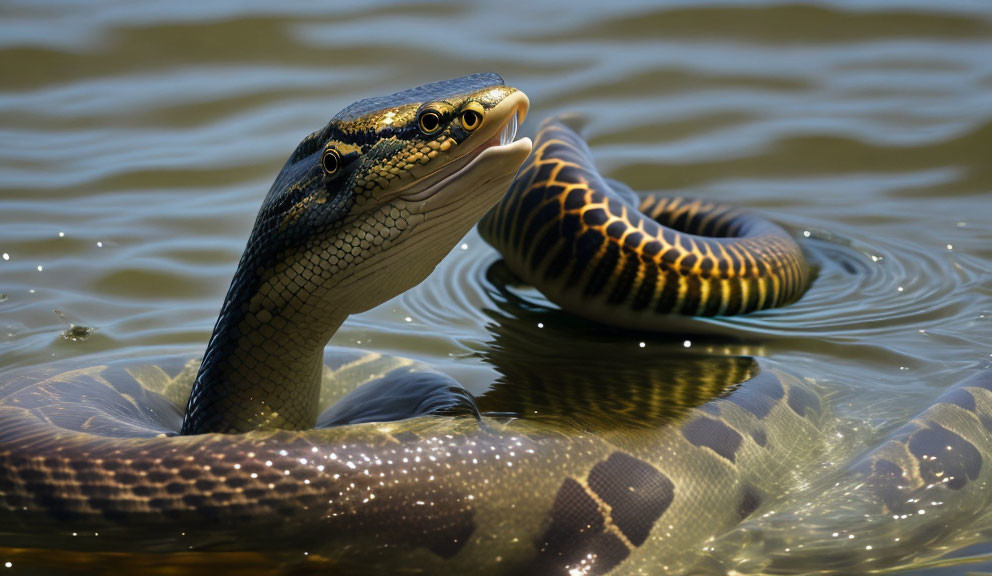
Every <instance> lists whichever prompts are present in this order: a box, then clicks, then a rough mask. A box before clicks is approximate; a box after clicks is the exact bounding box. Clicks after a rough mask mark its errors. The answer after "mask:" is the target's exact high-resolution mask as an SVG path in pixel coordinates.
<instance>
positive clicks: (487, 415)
mask: <svg viewBox="0 0 992 576" xmlns="http://www.w3.org/2000/svg"><path fill="white" fill-rule="evenodd" d="M528 110H529V100H528V99H527V97H526V95H525V94H524V93H523V92H521V91H519V90H517V89H515V88H512V87H510V86H507V85H506V84H505V83H504V82H503V80H502V78H501V77H499V76H498V75H495V74H473V75H469V76H465V77H461V78H457V79H453V80H447V81H441V82H434V83H430V84H425V85H423V86H419V87H416V88H412V89H408V90H404V91H401V92H397V93H394V94H391V95H388V96H382V97H374V98H368V99H364V100H360V101H358V102H356V103H354V104H352V105H350V106H348V107H346V108H345V109H343V110H342V111H341V112H339V113H338V114H336V115H335V116H334V117H333V118H332V119H331V120H330V122H328V123H327V124H326V125H325V126H324V127H323V128H321V129H319V130H317V131H315V132H313V133H311V134H310V135H308V136H307V137H306V138H304V139H303V141H302V142H301V143H300V144H299V145H298V147H297V148H296V149H295V150H294V151H293V152H292V154H291V156H290V158H289V159H288V161H287V162H286V164H285V165H284V166H283V168H282V169H281V171H280V172H279V174H278V176H277V177H276V179H275V181H274V183H273V185H272V187H271V189H270V190H269V192H268V194H267V195H266V196H265V198H264V200H263V201H262V206H261V208H260V210H259V213H258V216H257V218H256V220H255V223H254V227H253V228H252V231H251V233H250V235H249V239H248V241H247V246H246V248H245V251H244V253H243V255H242V257H241V261H240V263H239V265H238V268H237V271H236V272H235V274H234V277H233V279H232V282H231V285H230V288H229V290H228V293H227V295H226V297H225V299H224V301H223V304H222V307H221V312H220V314H219V316H218V319H217V321H216V323H215V326H214V329H213V332H212V335H211V337H210V340H209V342H208V344H207V348H206V351H205V353H204V354H203V356H202V359H199V360H189V359H188V357H186V356H183V355H178V356H170V357H168V358H163V359H161V360H160V361H159V362H157V363H154V364H148V363H144V364H142V363H138V362H137V361H136V360H135V359H134V358H128V357H123V358H116V357H110V358H107V359H105V361H103V362H100V363H97V364H92V363H89V364H86V363H81V364H78V365H75V366H72V367H69V368H67V367H66V366H63V365H62V364H53V365H50V366H43V367H34V368H30V369H24V370H20V371H8V372H7V373H5V374H4V376H3V384H2V385H0V559H12V562H11V561H10V560H8V562H11V564H12V565H13V566H14V567H23V566H24V565H27V566H28V568H29V569H31V568H34V569H36V571H41V572H45V571H55V570H58V571H59V572H60V573H94V572H96V573H102V572H105V571H106V570H108V569H117V570H132V571H133V570H139V571H141V572H142V573H163V574H165V573H176V571H182V572H183V573H204V574H206V573H217V571H218V570H220V571H230V570H235V569H237V570H239V571H241V572H243V573H265V574H281V573H315V572H321V573H326V572H330V573H362V574H396V573H420V574H438V573H442V572H444V571H453V572H454V573H464V572H468V571H472V572H475V573H479V574H562V575H565V574H567V575H574V574H663V573H670V574H685V573H726V572H727V570H728V569H733V570H735V571H737V572H738V573H747V572H748V571H755V572H760V571H763V570H774V571H778V572H780V573H788V572H790V571H791V572H807V571H810V570H812V569H814V568H815V569H816V570H820V569H821V568H822V567H823V566H829V567H831V568H836V569H838V570H841V569H844V568H845V567H846V568H848V569H851V567H861V568H863V567H865V566H867V567H872V566H884V565H888V564H886V563H891V562H897V561H907V559H912V558H916V557H918V556H920V555H921V550H922V549H926V548H933V549H936V548H939V546H940V545H943V544H946V543H947V542H948V541H949V539H954V538H957V537H956V536H955V535H954V534H949V533H948V532H947V530H943V529H935V527H938V528H939V527H946V526H947V525H948V524H949V523H950V522H951V520H952V519H953V521H954V523H955V524H956V525H958V524H961V523H962V522H964V519H966V518H977V517H979V516H980V515H979V514H978V513H977V512H976V511H979V510H981V509H982V508H983V506H984V505H985V503H986V501H987V499H988V496H987V494H986V491H983V490H982V489H981V487H982V485H983V484H985V483H987V482H990V481H992V477H990V476H992V467H990V466H986V465H983V464H984V461H983V458H984V455H987V454H992V439H990V433H989V430H990V429H992V370H980V371H979V372H978V373H977V374H976V375H974V376H972V377H970V378H968V379H965V380H963V381H962V382H961V383H959V384H958V385H956V386H954V387H952V388H951V389H949V391H947V392H945V393H944V394H943V395H942V396H940V397H939V398H938V399H937V400H936V401H935V402H934V404H933V405H932V406H931V407H929V408H928V409H927V410H925V411H924V412H922V413H921V414H919V415H917V416H916V417H915V418H914V419H912V420H911V421H910V422H909V423H907V424H906V425H905V426H903V427H901V428H899V429H898V430H896V431H894V432H893V433H892V434H890V435H889V437H888V439H887V440H886V441H885V442H883V443H882V444H881V445H880V446H879V447H878V448H876V449H874V450H871V451H869V452H867V453H865V454H862V455H860V457H858V458H856V459H855V460H853V461H852V462H851V463H849V464H845V465H843V466H841V467H840V468H839V469H838V470H836V473H835V474H834V475H833V476H830V477H829V479H830V481H831V483H830V484H829V488H830V489H829V490H828V491H826V492H824V494H826V495H827V496H824V497H818V496H815V494H816V493H818V492H816V491H817V490H819V488H820V484H818V483H817V482H815V481H814V480H815V479H817V478H819V477H821V476H824V472H823V470H822V468H821V467H820V462H822V461H824V460H825V459H826V458H828V457H829V447H828V445H827V444H826V443H825V442H824V435H825V426H826V424H825V423H826V422H828V421H829V411H830V410H829V407H828V405H827V403H826V402H825V401H824V399H823V397H822V396H821V394H820V392H819V391H818V389H817V388H816V387H815V386H811V385H810V384H809V383H808V382H806V381H804V380H803V379H801V378H799V377H797V376H795V375H793V374H791V373H789V372H788V371H787V370H785V369H783V367H781V366H778V365H776V364H775V363H773V362H770V361H766V360H763V359H755V358H750V357H741V358H738V359H737V360H734V361H733V362H731V364H724V365H722V366H723V367H722V368H720V370H721V372H722V373H723V376H713V373H714V372H713V371H712V370H709V371H708V370H707V367H708V366H709V367H712V366H714V365H715V364H714V363H715V362H717V361H716V360H714V359H713V358H701V359H700V360H699V361H698V362H697V363H692V362H689V361H685V362H683V363H682V364H683V365H684V366H683V367H684V369H685V370H684V372H678V371H677V370H673V369H670V368H666V367H665V366H666V365H664V364H660V365H658V367H657V368H656V370H655V372H652V371H651V370H650V369H649V370H632V371H627V372H624V371H622V370H619V369H618V370H617V371H616V374H617V376H616V378H615V379H614V381H613V382H610V383H608V384H609V386H610V387H611V391H612V394H614V397H615V398H616V399H615V400H610V401H609V402H608V403H607V404H609V405H608V406H591V405H589V404H591V403H593V399H595V398H599V397H601V396H600V395H598V394H595V393H593V394H586V395H585V396H584V395H583V393H582V392H581V390H582V389H583V387H586V388H588V387H602V386H603V385H604V383H601V382H590V381H582V378H578V379H577V380H579V381H577V382H575V383H574V387H573V388H571V389H570V390H569V389H562V390H555V389H551V388H549V387H547V386H545V388H543V389H541V388H539V387H538V388H535V387H533V386H531V382H529V380H534V379H535V376H534V374H535V373H538V370H537V368H536V367H538V366H542V365H545V364H547V359H538V360H535V361H534V362H533V363H532V364H530V366H531V367H532V368H527V367H526V365H523V366H524V367H523V368H521V367H520V366H522V365H517V371H516V372H513V371H512V370H507V371H506V372H507V374H509V375H510V378H511V380H512V381H513V382H512V383H513V384H514V386H511V387H504V388H502V389H497V390H495V391H494V393H492V394H489V393H487V394H485V395H483V396H481V397H479V398H474V397H473V396H472V395H471V394H469V393H468V392H467V391H465V390H464V388H463V387H461V386H460V384H459V383H458V382H457V381H455V380H454V379H453V378H451V377H449V376H447V375H445V374H443V373H441V372H439V371H436V370H433V369H431V368H430V367H427V366H423V365H420V364H418V363H416V362H413V361H409V360H405V359H402V358H397V357H392V356H388V355H382V354H377V353H374V352H368V351H363V350H352V349H345V348H337V347H325V345H326V344H327V341H328V340H329V338H330V337H331V336H332V335H333V334H334V332H335V331H336V330H337V329H338V327H339V326H340V325H341V324H342V322H344V320H345V319H346V318H347V317H348V315H350V314H355V313H359V312H362V311H364V310H368V309H369V308H371V307H373V306H375V305H377V304H379V303H381V302H383V301H385V300H387V299H389V298H391V297H392V296H394V295H396V294H399V293H401V292H403V291H405V290H407V289H409V288H410V287H412V286H414V285H416V284H417V283H419V282H420V281H421V280H423V279H424V278H425V277H426V276H427V275H428V274H429V273H430V272H431V271H432V270H433V269H434V267H435V266H436V265H437V264H438V262H440V260H441V259H442V258H443V257H444V256H445V255H446V254H447V252H448V251H449V250H450V249H451V248H452V247H453V246H454V245H455V244H456V243H457V242H458V241H459V240H460V239H461V238H462V237H463V236H464V235H465V234H466V233H467V232H468V231H469V230H471V228H472V227H473V226H474V225H475V224H476V223H477V222H479V221H480V219H481V220H482V223H481V225H480V230H481V231H482V233H483V235H484V236H485V237H486V238H487V239H488V240H489V241H490V242H491V243H493V244H494V245H495V246H497V247H498V248H499V250H500V251H501V253H502V254H503V256H504V258H505V259H506V261H507V263H508V265H509V267H510V268H511V269H512V270H513V271H514V272H515V273H517V274H519V275H520V276H521V277H523V278H524V279H525V280H527V281H529V282H533V283H534V284H535V285H537V286H539V287H540V288H541V289H542V290H544V291H546V294H547V296H548V297H549V299H551V300H552V301H554V302H557V303H559V304H560V305H561V306H562V307H563V308H566V309H567V310H575V311H576V312H577V313H578V314H580V315H582V316H585V317H587V318H590V319H593V320H598V321H604V320H608V319H609V318H610V317H615V318H616V319H618V322H619V323H620V324H621V325H624V326H630V327H635V328H637V327H639V328H643V327H645V326H657V325H658V323H665V322H668V321H669V320H670V319H671V318H672V317H675V316H676V315H677V314H679V313H682V314H692V315H722V314H731V313H744V312H747V311H751V310H757V309H761V308H767V307H771V306H778V305H784V304H787V303H789V302H791V301H793V300H795V299H797V298H799V297H800V296H801V294H802V292H803V290H804V289H805V287H806V286H807V285H808V282H809V271H808V268H807V265H806V264H805V261H804V259H803V258H802V253H801V251H800V250H799V249H798V247H797V245H796V243H795V242H794V241H792V240H791V238H789V236H788V234H787V233H786V232H785V231H784V230H783V229H782V228H780V227H779V226H777V225H775V224H772V223H770V222H768V221H766V220H764V219H763V218H760V217H759V216H757V215H754V214H751V213H749V212H746V211H743V210H740V209H736V208H732V207H729V206H724V205H718V204H715V203H711V202H706V201H697V200H691V199H684V198H669V199H662V198H661V197H653V196H651V197H645V198H644V199H642V200H638V199H637V197H636V195H635V194H634V193H633V192H632V191H630V190H629V189H627V188H625V187H623V185H621V184H619V183H617V182H613V181H608V180H605V179H603V178H602V177H600V176H599V175H598V173H597V172H596V171H595V168H594V164H593V163H592V161H591V157H590V155H589V150H588V148H587V146H586V145H585V144H584V143H583V142H582V140H581V138H579V137H578V136H577V135H576V134H575V133H574V132H571V131H570V130H569V129H567V128H566V127H564V125H562V124H560V123H557V122H554V121H551V122H548V123H546V124H544V125H543V127H542V129H541V131H540V133H539V134H538V136H537V138H536V141H535V142H531V140H530V139H528V138H520V139H518V138H517V137H516V132H517V127H518V125H519V123H521V122H522V121H523V120H524V118H525V116H526V115H527V112H528ZM508 189H509V190H510V192H509V193H508V194H507V193H506V192H507V190H508ZM504 195H505V196H504ZM552 232H554V234H552ZM583 307H584V308H583ZM583 309H584V310H585V312H583V311H582V310H583ZM639 317H644V318H649V320H638V319H637V318H639ZM506 338H508V340H507V342H512V341H513V338H511V337H510V335H509V334H508V335H507V336H506ZM521 339H522V340H524V341H526V337H522V338H521ZM518 349H519V350H521V352H525V351H526V345H525V344H524V345H522V346H520V347H519V348H518ZM511 352H512V350H509V351H508V353H507V354H508V355H509V356H513V354H512V353H511ZM491 360H492V361H494V362H497V363H500V362H504V361H508V362H509V363H510V364H511V365H512V364H513V362H512V360H507V359H506V358H502V359H501V358H499V357H497V356H493V357H492V358H491ZM723 361H724V362H726V359H724V360H723ZM552 369H555V368H554V366H553V365H552ZM700 373H702V374H708V376H705V377H702V378H700V377H698V374H700ZM666 378H667V380H666ZM525 390H530V392H527V391H525ZM528 394H530V396H528ZM504 396H509V398H505V397H504ZM556 397H566V398H570V399H571V400H570V402H569V403H568V404H567V407H568V408H567V409H568V410H570V411H575V412H582V411H583V410H585V411H586V412H585V413H586V414H587V415H590V417H589V418H587V419H585V420H583V419H582V418H579V419H578V421H579V422H580V425H578V426H569V425H565V424H562V423H561V422H551V421H548V420H545V419H542V418H540V417H532V416H528V414H530V412H532V411H531V410H529V409H530V408H533V407H534V406H535V405H537V404H541V403H542V402H543V403H544V404H541V405H542V406H545V405H551V406H553V405H554V404H555V402H557V400H556V399H555V398H556ZM583 398H590V400H587V401H583V400H582V399H583ZM685 398H689V401H688V402H687V407H686V408H685V409H684V410H682V411H681V412H679V413H673V412H672V410H671V406H672V405H676V404H680V403H682V400H684V399H685ZM536 411H537V410H533V412H536ZM508 413H512V414H513V415H512V416H508V415H507V414H508ZM618 419H630V420H634V421H636V422H640V423H642V424H643V425H642V426H639V427H630V426H623V425H617V420H618ZM798 455H804V456H805V457H804V458H798V459H797V456H798ZM803 462H806V464H803ZM835 477H836V478H838V480H837V481H836V482H833V479H834V478H835ZM811 479H812V480H811ZM811 491H813V492H811ZM783 494H786V495H790V494H799V495H800V496H797V498H798V497H801V498H807V497H808V500H803V502H805V504H804V505H803V506H802V507H798V508H794V509H793V512H792V513H788V511H787V510H786V511H782V512H781V513H779V514H778V515H775V517H774V521H768V520H767V518H768V517H769V514H773V513H774V511H775V508H778V507H779V505H781V504H782V503H783V496H782V495H783ZM922 499H926V500H927V501H930V500H940V501H941V504H942V506H941V507H939V508H936V509H931V510H930V513H929V514H927V515H926V516H924V515H922V514H917V513H916V512H914V511H913V510H911V508H914V507H917V506H923V504H918V502H920V501H922ZM838 510H839V511H841V512H846V513H847V515H846V516H844V515H843V514H841V513H840V512H838ZM893 514H895V515H897V516H898V515H900V514H901V515H903V517H906V516H907V515H908V516H910V517H911V518H910V521H911V522H916V524H915V525H914V526H913V529H912V530H908V531H900V532H897V534H903V532H906V533H905V534H904V537H903V538H902V539H901V540H900V538H899V537H895V538H891V537H889V536H891V534H892V533H891V528H892V525H891V524H885V520H886V519H888V518H889V517H890V515H893ZM810 515H812V517H814V518H821V517H822V519H826V520H829V518H831V517H836V518H838V522H842V523H843V526H844V528H843V530H844V533H845V534H848V533H850V534H851V537H852V538H853V537H854V532H855V531H856V530H857V527H858V526H860V527H862V528H863V529H864V532H862V533H859V537H861V539H860V540H858V544H859V547H858V548H857V550H856V551H852V549H851V548H850V547H845V546H844V542H841V541H839V540H838V539H837V538H836V533H834V532H833V529H834V525H833V524H831V523H830V522H821V523H816V524H814V525H811V524H810V523H809V522H808V521H807V520H808V519H809V518H810V517H811V516H810ZM899 526H900V527H902V526H904V524H900V525H899ZM953 541H954V542H955V543H957V544H961V542H962V541H961V539H960V538H958V539H955V540H953ZM783 542H784V543H785V545H786V546H787V548H785V549H786V550H789V548H788V546H790V545H791V546H796V547H798V548H796V549H797V550H798V549H800V548H801V547H802V546H803V545H805V546H806V548H805V549H806V550H808V553H807V554H805V555H803V554H787V553H784V552H782V547H781V546H779V545H780V544H781V543H783ZM865 542H868V543H869V545H868V547H867V551H866V548H865V547H864V543H865ZM718 544H719V547H718ZM718 548H719V550H718ZM718 551H719V554H718V553H717V552H718ZM11 564H8V566H9V565H11Z"/></svg>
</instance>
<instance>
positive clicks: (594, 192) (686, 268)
mask: <svg viewBox="0 0 992 576" xmlns="http://www.w3.org/2000/svg"><path fill="white" fill-rule="evenodd" d="M614 188H616V190H614ZM479 229H480V231H481V233H482V235H483V237H484V238H485V239H486V240H487V241H488V242H489V243H490V244H492V245H493V246H494V247H495V248H496V249H497V250H499V251H500V252H501V253H502V254H503V257H504V258H505V259H506V261H507V264H508V266H509V267H510V269H511V270H513V272H514V273H515V274H517V275H518V276H520V277H521V278H522V279H524V280H525V281H527V282H529V283H531V284H533V285H535V286H536V287H537V288H538V289H540V290H541V291H542V292H543V293H544V294H545V295H546V296H547V297H548V298H549V299H551V300H552V301H553V302H555V303H557V304H558V305H560V306H562V307H563V308H565V309H566V310H569V311H570V312H573V313H575V314H579V315H582V316H586V317H590V318H592V319H595V320H600V321H610V322H613V323H617V322H620V323H622V324H625V325H629V326H632V327H636V328H651V327H654V326H656V325H657V322H658V317H659V316H662V317H664V316H668V315H671V314H680V315H689V316H716V315H733V314H743V313H747V312H752V311H755V310H762V309H767V308H773V307H776V306H782V305H785V304H788V303H790V302H793V301H795V300H796V299H798V298H799V297H800V296H801V295H802V294H803V293H804V292H805V290H806V288H807V287H808V285H809V278H810V274H809V268H808V265H807V263H806V260H805V258H804V257H803V254H802V251H801V250H800V248H799V246H798V245H797V244H796V242H795V241H794V240H793V239H792V238H791V237H790V236H789V235H788V233H786V232H785V231H784V230H783V229H782V228H781V227H779V226H778V225H776V224H774V223H772V222H770V221H767V220H765V219H763V218H761V217H759V216H757V215H755V214H752V213H750V212H747V211H745V210H742V209H739V208H736V207H731V206H728V205H723V204H719V203H716V202H710V201H705V200H698V199H691V198H682V197H664V196H660V195H653V194H649V195H643V196H641V197H640V198H638V197H637V195H636V194H634V193H633V192H632V191H626V190H624V189H623V187H622V185H619V184H613V185H612V186H611V185H610V184H607V183H606V181H605V180H604V179H603V178H602V177H601V176H600V175H599V174H598V173H597V172H596V170H595V167H594V164H593V161H592V155H591V153H590V151H589V149H588V147H587V146H586V144H585V142H584V141H583V140H582V139H581V137H580V136H578V134H576V133H575V132H573V131H572V130H570V129H569V128H567V127H566V126H564V125H563V124H561V123H559V122H556V121H554V120H552V121H548V122H545V124H544V125H542V127H541V129H540V130H539V133H538V136H537V140H536V142H535V146H534V152H533V153H532V155H531V156H530V158H528V160H527V162H525V163H524V165H523V166H522V167H521V169H520V172H519V173H518V175H517V179H516V180H515V181H514V183H513V185H512V186H511V188H510V191H509V192H508V193H507V195H506V197H505V198H504V199H503V200H502V201H501V202H500V204H499V205H497V206H496V207H494V208H493V209H492V210H491V211H490V212H489V213H488V214H487V215H486V217H485V218H484V219H483V220H482V222H480V224H479ZM648 311H653V312H654V314H646V313H645V312H648Z"/></svg>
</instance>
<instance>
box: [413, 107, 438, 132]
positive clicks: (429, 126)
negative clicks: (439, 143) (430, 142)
mask: <svg viewBox="0 0 992 576" xmlns="http://www.w3.org/2000/svg"><path fill="white" fill-rule="evenodd" d="M417 124H418V125H419V126H420V131H421V132H423V133H424V134H433V133H435V132H437V131H438V130H440V129H441V114H440V113H438V111H437V110H429V109H428V110H424V111H423V112H421V113H420V118H419V119H417Z"/></svg>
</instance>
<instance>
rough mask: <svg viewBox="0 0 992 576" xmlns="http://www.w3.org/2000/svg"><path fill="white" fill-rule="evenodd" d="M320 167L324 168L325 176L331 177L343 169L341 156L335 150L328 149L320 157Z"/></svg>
mask: <svg viewBox="0 0 992 576" xmlns="http://www.w3.org/2000/svg"><path fill="white" fill-rule="evenodd" d="M320 165H321V166H323V167H324V174H327V175H328V176H331V175H332V174H334V173H335V172H337V171H338V168H340V167H341V154H340V153H339V152H338V151H337V150H335V149H334V148H327V149H326V150H324V153H323V154H322V155H321V156H320Z"/></svg>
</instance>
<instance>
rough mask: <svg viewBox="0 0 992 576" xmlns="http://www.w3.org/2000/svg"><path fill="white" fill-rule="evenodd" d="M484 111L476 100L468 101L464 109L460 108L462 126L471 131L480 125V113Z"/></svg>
mask: <svg viewBox="0 0 992 576" xmlns="http://www.w3.org/2000/svg"><path fill="white" fill-rule="evenodd" d="M484 112H485V111H484V110H483V108H482V105H481V104H479V103H478V102H469V103H468V105H467V106H465V109H464V110H462V117H461V120H462V128H465V130H468V131H469V132H472V131H473V130H475V129H476V128H478V127H479V126H481V125H482V114H483V113H484Z"/></svg>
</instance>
